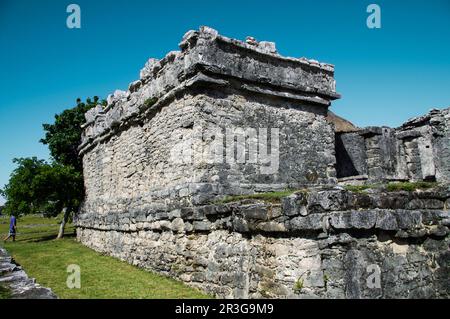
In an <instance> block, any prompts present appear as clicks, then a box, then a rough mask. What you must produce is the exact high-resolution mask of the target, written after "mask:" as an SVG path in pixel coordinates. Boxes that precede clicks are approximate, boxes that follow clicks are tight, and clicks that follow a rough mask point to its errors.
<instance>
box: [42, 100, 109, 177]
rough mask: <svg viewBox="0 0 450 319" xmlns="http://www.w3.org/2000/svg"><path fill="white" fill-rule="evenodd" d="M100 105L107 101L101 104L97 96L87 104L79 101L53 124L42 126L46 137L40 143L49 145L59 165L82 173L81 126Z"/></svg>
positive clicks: (58, 116) (57, 116)
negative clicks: (91, 111) (88, 112)
mask: <svg viewBox="0 0 450 319" xmlns="http://www.w3.org/2000/svg"><path fill="white" fill-rule="evenodd" d="M99 103H101V104H103V105H105V104H106V101H104V100H102V101H101V102H99V98H98V97H97V96H94V98H93V100H91V99H90V98H87V99H86V102H81V100H80V99H77V105H76V106H75V107H73V108H71V109H67V110H64V111H63V112H62V113H61V114H56V115H55V122H54V123H53V124H43V125H42V126H43V128H44V131H45V137H44V138H43V139H41V140H40V142H41V143H43V144H45V145H48V148H49V150H50V154H51V156H52V157H53V158H54V159H55V161H56V162H57V163H59V164H62V165H70V166H72V167H74V168H75V169H76V170H77V171H79V172H81V170H82V163H81V159H80V157H79V156H78V146H79V145H80V143H81V132H82V128H81V125H82V124H84V123H85V122H86V120H85V118H84V113H86V112H87V111H88V110H89V109H91V108H93V107H95V106H96V105H97V104H99Z"/></svg>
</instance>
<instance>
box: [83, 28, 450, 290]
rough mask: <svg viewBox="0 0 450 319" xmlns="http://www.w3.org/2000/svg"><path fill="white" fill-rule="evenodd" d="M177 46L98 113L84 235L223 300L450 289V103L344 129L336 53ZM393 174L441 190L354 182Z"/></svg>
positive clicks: (100, 247) (207, 33)
mask: <svg viewBox="0 0 450 319" xmlns="http://www.w3.org/2000/svg"><path fill="white" fill-rule="evenodd" d="M179 46H180V48H181V51H176V52H170V53H168V54H167V55H166V56H165V57H164V58H163V59H161V60H155V59H150V60H149V61H148V62H147V63H146V65H145V67H144V68H143V69H142V70H141V73H140V79H139V80H137V81H135V82H133V83H131V84H130V86H129V89H128V91H126V92H123V91H116V92H115V93H114V94H113V95H111V96H110V97H109V98H108V105H107V106H106V107H105V108H103V107H101V106H98V107H97V108H95V109H92V110H90V111H88V112H87V113H86V124H85V125H84V133H83V137H82V144H81V146H80V155H81V156H82V157H83V168H84V178H85V189H86V198H85V200H84V203H83V205H82V207H81V209H80V212H79V213H78V214H77V216H76V220H75V223H76V226H77V238H78V240H79V241H81V242H82V243H83V244H85V245H87V246H89V247H91V248H93V249H95V250H97V251H100V252H103V253H107V254H109V255H112V256H114V257H117V258H120V259H122V260H125V261H127V262H129V263H131V264H133V265H137V266H139V267H142V268H145V269H148V270H150V271H155V272H157V273H160V274H164V275H168V276H171V277H173V278H176V279H179V280H181V281H183V282H185V283H187V284H188V285H190V286H193V287H198V288H200V289H202V290H203V291H205V292H207V293H209V294H211V295H213V296H217V297H223V298H310V297H319V298H420V297H424V298H448V297H450V275H449V274H450V262H449V261H450V252H449V249H448V246H449V241H450V240H449V226H450V215H449V206H450V189H449V187H448V182H449V180H450V131H449V127H450V109H446V110H442V111H438V110H433V111H431V112H430V113H429V114H428V115H426V116H423V117H419V118H416V119H413V120H410V121H408V122H407V123H406V124H404V125H403V126H401V127H400V128H397V129H392V128H387V127H369V128H363V129H359V128H351V129H350V130H349V129H347V130H341V131H340V130H338V129H337V128H338V125H336V126H335V125H334V124H333V123H332V121H330V120H329V113H328V108H329V107H330V105H331V101H333V100H335V99H338V98H339V97H340V95H339V94H338V93H337V92H336V86H335V80H334V66H333V65H330V64H325V63H319V62H317V61H314V60H307V59H304V58H300V59H297V58H290V57H283V56H281V55H279V54H278V52H277V50H276V48H275V44H274V43H272V42H264V41H261V42H258V41H256V40H255V39H253V38H250V37H249V38H247V40H246V41H245V42H242V41H238V40H234V39H229V38H227V37H224V36H221V35H219V34H218V33H217V31H215V30H213V29H211V28H208V27H202V28H200V30H199V31H189V32H188V33H186V34H185V36H184V37H183V39H182V41H181V43H180V45H179ZM335 129H336V131H335ZM230 135H231V137H230ZM230 143H231V144H230ZM230 145H231V146H230ZM255 145H256V146H255ZM235 146H236V147H235ZM240 147H241V148H240ZM205 150H208V152H205ZM242 150H244V151H242ZM205 153H207V154H208V156H205ZM210 155H212V156H210ZM389 181H433V182H437V185H438V186H436V187H434V188H431V189H428V190H416V191H394V192H389V191H387V190H385V189H383V188H382V189H381V190H379V189H368V190H366V191H351V190H349V189H348V188H346V187H344V186H343V184H348V183H352V184H370V183H383V182H389ZM285 190H296V191H295V192H286V196H285V197H282V198H281V199H279V200H264V197H262V199H258V198H255V197H254V196H253V197H252V196H245V195H249V194H258V193H266V194H267V192H272V191H285ZM236 195H242V196H241V197H236ZM233 196H234V197H233ZM227 199H228V200H227Z"/></svg>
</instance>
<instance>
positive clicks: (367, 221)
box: [76, 189, 450, 238]
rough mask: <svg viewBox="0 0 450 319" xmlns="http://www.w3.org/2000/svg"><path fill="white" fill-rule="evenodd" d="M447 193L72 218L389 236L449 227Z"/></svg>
mask: <svg viewBox="0 0 450 319" xmlns="http://www.w3.org/2000/svg"><path fill="white" fill-rule="evenodd" d="M448 198H449V194H448V193H446V192H442V191H425V192H395V193H374V194H360V193H353V192H349V191H345V190H342V189H325V190H320V189H319V190H310V191H301V192H298V193H294V194H293V195H291V196H288V197H285V198H283V199H282V200H281V203H280V204H274V203H267V202H264V201H261V200H241V201H238V202H232V203H227V204H210V205H202V206H185V207H179V208H175V209H172V210H170V211H164V208H162V207H161V206H159V207H158V206H154V207H152V206H147V208H142V209H141V210H139V209H137V210H133V211H131V212H116V213H114V212H109V213H108V214H107V215H97V214H95V213H93V212H91V213H89V212H82V213H81V214H79V215H78V216H77V219H76V224H77V226H78V227H81V228H90V229H98V230H104V231H110V230H113V231H120V232H139V231H148V230H151V231H174V232H177V233H196V232H209V231H213V230H220V229H222V230H228V231H234V232H238V233H250V234H251V233H254V234H257V233H266V234H269V235H271V234H272V235H273V234H276V233H284V234H286V235H289V236H292V237H298V236H300V237H301V236H302V232H304V233H305V234H310V233H311V232H317V234H330V233H333V232H342V231H349V232H354V231H367V230H371V231H389V232H396V233H395V235H394V237H401V238H406V237H427V236H437V237H443V236H447V235H448V233H449V220H450V211H449V210H448V209H447V208H446V206H445V205H446V204H445V203H446V200H448ZM158 209H159V210H158ZM161 209H163V210H161Z"/></svg>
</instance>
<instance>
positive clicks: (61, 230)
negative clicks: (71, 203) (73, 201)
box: [56, 207, 72, 239]
mask: <svg viewBox="0 0 450 319" xmlns="http://www.w3.org/2000/svg"><path fill="white" fill-rule="evenodd" d="M71 211H72V209H71V208H69V207H66V208H64V218H63V220H62V221H61V225H59V232H58V237H56V239H61V238H63V236H64V228H65V227H66V223H67V221H68V220H69V215H70V212H71Z"/></svg>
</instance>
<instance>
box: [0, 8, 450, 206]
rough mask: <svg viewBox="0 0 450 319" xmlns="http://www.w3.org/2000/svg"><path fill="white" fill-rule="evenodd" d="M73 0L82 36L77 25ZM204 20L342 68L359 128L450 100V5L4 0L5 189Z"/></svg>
mask: <svg viewBox="0 0 450 319" xmlns="http://www.w3.org/2000/svg"><path fill="white" fill-rule="evenodd" d="M70 3H77V4H79V5H80V7H81V26H82V28H81V29H78V30H76V29H68V28H67V27H66V18H67V16H68V13H66V7H67V5H68V4H70ZM370 3H376V4H379V5H380V6H381V10H382V12H381V13H382V16H381V18H382V28H381V29H378V30H370V29H368V28H367V26H366V18H367V16H368V13H366V7H367V5H368V4H370ZM200 25H208V26H211V27H213V28H215V29H217V30H219V32H220V33H222V34H224V35H226V36H229V37H234V38H238V39H245V37H246V36H247V35H251V36H254V37H256V38H257V39H258V40H269V41H275V42H276V43H277V47H278V50H279V52H280V53H281V54H283V55H288V56H294V57H301V56H305V57H308V58H313V59H316V60H319V61H323V62H329V63H332V64H335V65H336V80H337V89H338V91H339V92H340V93H341V94H342V99H341V100H340V101H337V102H335V103H334V104H333V108H332V109H333V110H334V111H335V112H336V113H337V114H339V115H341V116H344V117H345V118H347V119H349V120H351V121H353V122H354V123H355V124H357V125H359V126H367V125H389V126H397V125H399V124H401V123H402V122H404V121H405V120H406V119H408V118H410V117H412V116H416V115H420V114H422V113H425V112H427V111H428V110H429V109H430V108H432V107H446V106H449V105H450V1H448V0H430V1H425V0H412V1H408V2H407V1H403V0H397V1H395V0H389V1H378V0H371V1H364V0H346V1H340V0H336V1H320V0H316V1H313V0H309V1H306V0H305V1H302V0H292V1H284V0H278V1H264V0H239V1H233V0H227V1H222V0H214V1H213V0H209V1H206V0H205V1H195V0H191V1H189V0H186V1H185V0H184V1H177V0H171V1H156V0H155V1H152V0H148V1H137V0H126V1H123V0H114V1H106V0H105V1H95V0H88V1H87V0H86V1H85V0H83V1H81V0H72V1H61V0H59V1H56V0H55V1H51V0H46V1H45V0H41V1H37V0H36V1H23V0H14V1H13V0H0V43H1V50H0V88H1V91H0V92H1V98H0V187H2V186H3V185H4V184H5V183H6V182H7V181H8V176H9V174H10V173H11V170H12V169H13V165H12V163H11V160H12V159H13V158H14V157H25V156H38V157H39V158H44V159H48V150H47V148H46V146H44V145H41V144H40V143H39V142H38V141H39V139H40V138H41V137H42V135H43V131H42V125H41V124H42V123H46V122H52V119H53V115H54V114H55V113H58V112H60V111H62V110H64V109H65V108H68V107H72V106H73V105H74V101H75V99H76V98H77V97H81V98H83V99H84V98H86V97H89V96H94V95H99V96H101V97H106V96H107V94H109V93H111V92H113V91H114V90H115V89H126V88H127V86H128V83H130V82H131V81H133V80H135V79H137V78H138V76H139V70H140V68H141V67H142V66H143V65H144V63H145V62H146V60H147V59H148V58H150V57H157V58H161V57H163V56H164V55H165V53H167V52H168V51H170V50H176V49H177V44H178V43H179V41H180V39H181V37H182V36H183V34H184V33H185V32H186V31H187V30H189V29H198V27H199V26H200ZM1 201H2V200H1V199H0V203H1Z"/></svg>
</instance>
